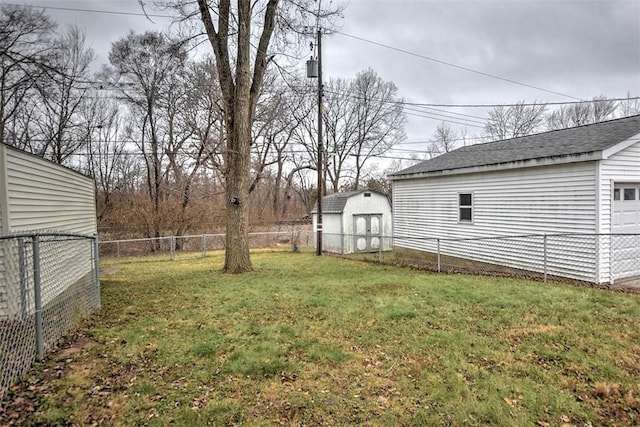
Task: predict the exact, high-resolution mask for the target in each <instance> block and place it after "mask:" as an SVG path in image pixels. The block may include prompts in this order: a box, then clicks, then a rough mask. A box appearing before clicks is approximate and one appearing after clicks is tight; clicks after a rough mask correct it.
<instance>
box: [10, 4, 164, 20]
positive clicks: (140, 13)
mask: <svg viewBox="0 0 640 427" xmlns="http://www.w3.org/2000/svg"><path fill="white" fill-rule="evenodd" d="M4 4H7V5H9V6H18V7H23V6H24V7H31V8H34V9H45V10H61V11H65V12H82V13H102V14H108V15H122V16H140V17H143V18H147V17H149V18H168V19H173V18H174V17H173V16H170V15H157V14H150V13H142V12H122V11H115V10H98V9H81V8H77V7H61V6H38V5H34V4H29V3H4Z"/></svg>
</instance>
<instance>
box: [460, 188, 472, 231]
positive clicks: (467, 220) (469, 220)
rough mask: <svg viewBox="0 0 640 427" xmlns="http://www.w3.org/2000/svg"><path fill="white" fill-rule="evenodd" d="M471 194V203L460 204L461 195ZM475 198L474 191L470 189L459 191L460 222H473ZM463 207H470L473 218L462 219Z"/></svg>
mask: <svg viewBox="0 0 640 427" xmlns="http://www.w3.org/2000/svg"><path fill="white" fill-rule="evenodd" d="M467 194H468V195H469V196H471V205H461V204H460V196H462V195H467ZM474 199H475V195H474V193H473V192H472V191H468V192H466V191H465V192H462V191H461V192H459V193H458V223H461V224H473V211H474V208H475V206H474ZM462 209H469V210H470V211H471V219H462V215H461V212H462Z"/></svg>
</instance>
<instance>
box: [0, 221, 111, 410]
mask: <svg viewBox="0 0 640 427" xmlns="http://www.w3.org/2000/svg"><path fill="white" fill-rule="evenodd" d="M97 256H98V245H97V238H96V237H95V236H83V235H76V234H57V233H23V234H4V235H0V398H2V396H3V394H4V392H5V391H6V390H7V388H8V387H9V386H10V385H11V383H12V382H14V381H15V380H16V379H18V378H19V377H20V376H22V375H23V374H24V373H25V372H26V371H27V370H28V369H29V367H30V366H31V364H32V363H33V361H34V360H35V359H36V358H42V357H43V356H44V353H45V352H46V351H47V350H48V349H50V348H52V347H53V346H54V345H55V344H56V343H57V342H58V340H59V339H60V338H61V337H62V336H63V335H64V334H65V333H67V332H68V331H69V330H70V328H72V327H74V326H75V324H76V323H77V321H78V320H79V319H80V318H81V317H83V316H85V315H87V314H88V313H89V312H91V311H92V310H93V309H95V308H99V307H100V283H99V276H98V257H97Z"/></svg>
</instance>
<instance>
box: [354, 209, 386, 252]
mask: <svg viewBox="0 0 640 427" xmlns="http://www.w3.org/2000/svg"><path fill="white" fill-rule="evenodd" d="M353 221H354V227H353V229H354V231H355V233H354V239H355V242H354V247H355V251H356V252H374V251H378V250H380V241H381V238H382V215H381V214H360V215H354V216H353Z"/></svg>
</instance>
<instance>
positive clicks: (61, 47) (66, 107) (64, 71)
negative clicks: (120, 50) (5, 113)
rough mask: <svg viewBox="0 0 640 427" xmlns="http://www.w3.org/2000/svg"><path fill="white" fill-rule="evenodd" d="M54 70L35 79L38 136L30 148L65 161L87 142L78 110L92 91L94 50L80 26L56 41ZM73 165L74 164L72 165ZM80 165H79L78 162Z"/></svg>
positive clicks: (72, 28) (71, 28)
mask: <svg viewBox="0 0 640 427" xmlns="http://www.w3.org/2000/svg"><path fill="white" fill-rule="evenodd" d="M52 53H53V55H52V58H51V62H50V65H49V66H50V67H51V70H54V71H55V72H49V73H46V74H44V75H43V76H42V77H41V78H40V79H38V80H37V81H36V82H35V86H36V87H37V90H38V95H39V96H38V99H37V102H36V103H35V104H34V108H35V109H36V110H37V111H38V113H39V117H38V120H36V121H35V122H34V127H36V128H37V129H38V133H37V135H38V138H37V139H36V140H35V141H33V142H31V143H30V145H31V147H30V148H31V151H32V152H34V153H36V154H37V155H39V156H41V157H44V158H47V159H49V160H52V161H53V162H55V163H58V164H65V163H67V162H68V159H69V158H70V157H71V156H73V155H74V154H76V152H77V151H78V150H79V149H80V148H81V147H82V146H83V145H84V141H85V139H86V136H87V134H84V135H83V134H82V131H83V130H85V129H86V126H83V125H82V124H81V123H79V122H78V120H77V118H78V114H77V113H78V110H79V108H80V105H81V103H82V102H83V100H84V96H85V94H86V93H87V91H88V90H89V87H90V86H89V82H88V79H89V65H90V64H91V62H92V61H93V58H94V54H93V51H92V50H91V49H89V48H87V47H86V38H85V35H84V33H83V32H82V31H81V30H80V29H79V28H78V27H69V28H68V30H67V31H66V33H64V34H62V35H60V36H58V37H57V38H56V39H55V41H54V48H53V51H52ZM69 166H74V165H69ZM76 166H77V165H76Z"/></svg>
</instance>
